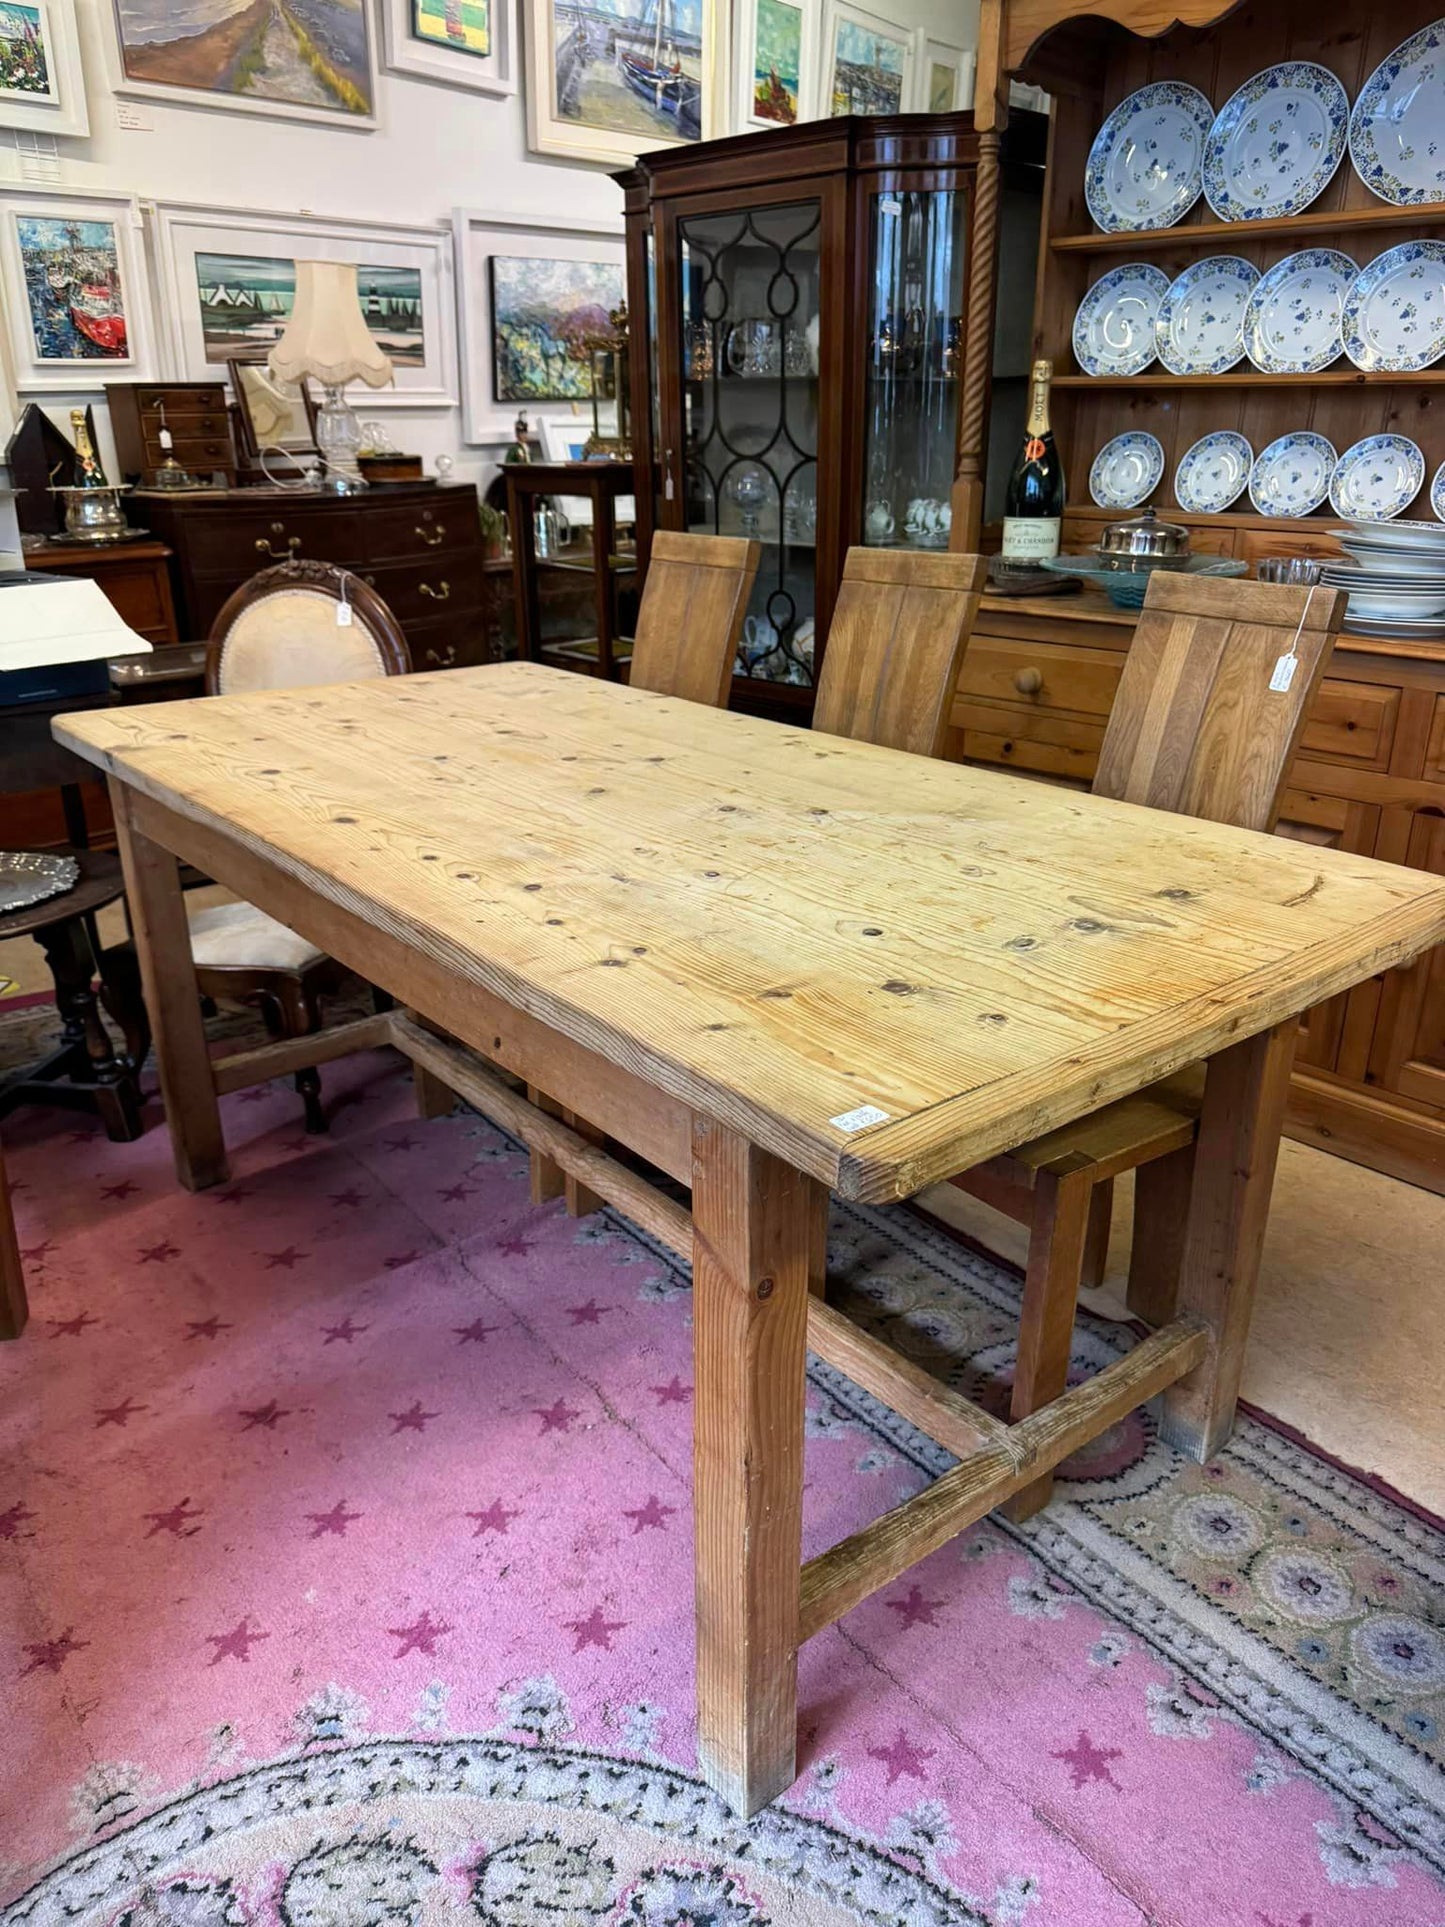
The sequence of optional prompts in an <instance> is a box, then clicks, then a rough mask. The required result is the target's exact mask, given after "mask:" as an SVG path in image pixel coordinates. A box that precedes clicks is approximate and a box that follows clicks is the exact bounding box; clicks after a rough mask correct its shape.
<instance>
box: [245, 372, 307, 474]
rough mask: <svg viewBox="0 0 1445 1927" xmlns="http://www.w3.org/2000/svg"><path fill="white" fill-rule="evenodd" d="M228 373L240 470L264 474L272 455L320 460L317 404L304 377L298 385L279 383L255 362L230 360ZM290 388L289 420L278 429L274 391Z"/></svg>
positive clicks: (296, 383)
mask: <svg viewBox="0 0 1445 1927" xmlns="http://www.w3.org/2000/svg"><path fill="white" fill-rule="evenodd" d="M226 372H227V375H228V377H229V379H230V383H231V396H232V400H233V402H234V405H235V410H236V415H235V421H236V453H237V455H238V456H239V457H240V466H241V467H243V468H247V469H259V470H262V471H263V472H264V469H265V465H266V461H267V460H269V459H270V458H271V456H272V455H273V453H274V454H279V455H281V456H283V457H284V456H292V457H294V458H296V459H297V460H304V458H305V457H308V456H310V457H313V458H315V459H317V460H319V459H320V451H319V449H318V447H317V443H316V414H317V401H316V397H315V395H314V394H313V393H312V390H311V383H310V382H309V381H307V380H306V379H305V377H304V376H303V378H302V379H301V380H300V381H299V382H295V383H290V384H283V383H276V382H275V381H274V380H272V379H270V378H268V376H267V371H266V370H265V369H264V368H263V366H262V365H261V363H259V362H255V361H228V362H227V363H226ZM263 383H264V386H263ZM291 387H294V389H295V391H296V392H295V396H294V399H292V405H291V408H290V410H289V418H288V420H287V422H286V424H285V425H284V426H281V427H279V428H278V427H277V426H275V425H273V422H272V420H271V419H270V418H271V416H272V415H273V414H277V413H279V404H278V402H277V396H276V393H275V392H272V391H279V392H281V393H284V392H285V391H286V390H287V389H288V388H291ZM288 399H291V398H290V397H288ZM287 479H288V480H289V479H292V478H291V477H289V476H288V477H287Z"/></svg>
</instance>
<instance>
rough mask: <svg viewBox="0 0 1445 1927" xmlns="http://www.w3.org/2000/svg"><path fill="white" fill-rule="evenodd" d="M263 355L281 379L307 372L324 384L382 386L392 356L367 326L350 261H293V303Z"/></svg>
mask: <svg viewBox="0 0 1445 1927" xmlns="http://www.w3.org/2000/svg"><path fill="white" fill-rule="evenodd" d="M266 359H267V362H268V363H269V365H270V368H271V372H272V373H273V374H275V375H279V376H280V378H281V379H282V381H300V380H301V379H302V377H303V376H305V375H310V376H311V377H312V378H313V379H314V380H316V381H319V382H323V383H324V384H325V385H326V386H327V387H340V386H341V385H342V383H344V382H348V381H364V382H365V383H366V385H367V387H368V388H381V387H384V386H385V384H386V383H387V382H389V381H390V380H391V378H392V377H391V358H390V356H389V355H385V354H383V353H382V351H381V349H380V348H379V347H378V346H377V343H376V337H375V336H374V335H373V334H372V332H371V330H370V329H369V328H368V327H367V325H366V319H365V317H364V316H363V314H362V312H361V301H360V298H359V296H358V295H357V292H356V268H355V266H354V265H353V264H352V263H351V262H349V261H298V262H297V263H296V302H295V306H294V307H293V308H292V310H291V318H290V320H289V321H288V322H287V323H286V330H285V333H284V334H283V335H282V336H281V339H280V340H279V341H278V342H277V343H276V346H275V347H274V348H273V349H272V350H271V352H270V354H269V355H268V356H267V357H266Z"/></svg>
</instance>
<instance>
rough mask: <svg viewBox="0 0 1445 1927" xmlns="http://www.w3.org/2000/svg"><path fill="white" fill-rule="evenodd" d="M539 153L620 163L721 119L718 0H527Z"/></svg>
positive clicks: (532, 139) (697, 135)
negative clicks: (599, 0) (603, 1)
mask: <svg viewBox="0 0 1445 1927" xmlns="http://www.w3.org/2000/svg"><path fill="white" fill-rule="evenodd" d="M524 4H525V6H526V9H527V36H526V38H527V140H528V144H529V145H530V146H531V148H532V150H533V152H534V153H537V154H560V155H562V156H564V157H565V158H566V159H568V160H573V161H600V162H602V163H604V164H605V165H607V166H610V167H616V166H619V165H625V164H626V163H628V162H629V161H634V160H636V158H637V156H638V155H639V154H646V153H648V152H650V151H651V150H652V149H654V148H658V147H675V146H678V145H680V144H681V143H683V142H685V141H700V140H710V139H711V138H712V136H713V135H714V133H716V132H717V131H718V130H719V129H720V128H721V127H722V126H723V124H724V121H725V118H726V112H727V109H726V104H725V100H724V99H723V98H722V96H723V95H724V94H725V88H724V86H723V81H724V74H723V62H722V60H721V59H720V58H719V41H718V36H719V34H720V32H721V31H722V30H721V28H720V26H719V21H718V0H610V5H609V6H608V7H607V8H606V9H600V8H597V7H594V6H591V5H589V4H586V0H524Z"/></svg>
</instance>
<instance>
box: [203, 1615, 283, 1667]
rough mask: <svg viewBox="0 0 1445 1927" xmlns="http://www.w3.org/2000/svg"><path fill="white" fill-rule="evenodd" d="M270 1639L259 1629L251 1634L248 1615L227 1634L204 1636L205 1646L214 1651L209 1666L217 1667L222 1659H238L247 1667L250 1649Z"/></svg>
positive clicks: (267, 1634) (268, 1635)
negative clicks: (260, 1641) (263, 1640)
mask: <svg viewBox="0 0 1445 1927" xmlns="http://www.w3.org/2000/svg"><path fill="white" fill-rule="evenodd" d="M270 1637H271V1635H270V1634H269V1633H263V1632H262V1631H261V1630H260V1629H259V1628H257V1630H256V1631H255V1632H252V1630H251V1622H250V1615H249V1614H248V1615H247V1616H246V1618H244V1619H242V1620H240V1621H239V1622H238V1624H236V1625H235V1626H233V1627H232V1628H231V1630H230V1632H228V1633H207V1634H206V1644H207V1645H208V1646H214V1647H215V1649H216V1650H215V1651H214V1652H213V1653H212V1654H211V1658H210V1664H211V1665H212V1666H219V1665H220V1663H221V1661H222V1660H223V1659H239V1660H240V1662H241V1664H242V1665H243V1666H245V1665H249V1663H250V1659H251V1648H252V1647H253V1646H254V1645H256V1643H257V1642H258V1641H259V1640H262V1639H269V1638H270Z"/></svg>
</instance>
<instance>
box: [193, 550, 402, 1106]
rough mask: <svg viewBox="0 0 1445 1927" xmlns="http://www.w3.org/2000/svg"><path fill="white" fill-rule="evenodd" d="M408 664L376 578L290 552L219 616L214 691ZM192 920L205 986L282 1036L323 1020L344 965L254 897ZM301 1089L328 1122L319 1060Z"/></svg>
mask: <svg viewBox="0 0 1445 1927" xmlns="http://www.w3.org/2000/svg"><path fill="white" fill-rule="evenodd" d="M347 609H349V611H350V614H349V616H348V615H346V614H344V613H342V611H344V610H347ZM410 668H411V657H410V654H409V653H408V650H407V646H406V638H405V636H404V635H403V634H402V631H401V626H400V624H399V623H398V622H397V620H396V617H395V616H394V615H393V614H392V612H391V610H390V609H388V608H387V606H386V604H385V603H384V602H383V601H382V599H381V597H380V596H379V595H377V593H376V591H375V590H374V589H372V588H371V587H369V585H368V584H367V583H365V582H363V581H361V580H360V578H359V577H357V576H354V575H351V574H350V573H348V571H346V570H344V569H338V568H334V567H333V566H332V564H331V563H329V562H312V561H293V562H282V563H280V564H279V565H278V566H277V567H276V568H274V569H263V570H262V571H261V573H260V574H259V575H254V576H252V577H251V579H250V581H249V582H243V583H242V585H241V587H240V588H239V589H237V591H236V592H235V594H234V595H233V596H232V597H231V598H230V600H229V601H228V602H227V603H226V605H225V607H224V608H223V609H222V610H221V613H220V614H219V615H218V616H217V617H216V620H215V623H214V625H213V626H212V629H211V635H210V642H209V646H208V649H207V653H206V693H207V694H208V695H212V696H234V695H240V694H243V693H245V692H247V691H251V690H263V689H299V688H305V687H307V686H309V685H316V684H321V683H337V682H358V681H363V680H367V679H370V678H372V677H378V676H400V675H404V674H406V672H407V671H408V670H409V669H410ZM190 929H191V954H192V957H193V958H194V960H195V965H196V981H197V983H198V985H199V986H200V990H201V994H202V996H205V997H211V998H215V999H217V1000H222V1001H227V1002H241V1003H247V1004H254V1005H256V1006H258V1007H259V1009H260V1011H261V1014H262V1016H263V1018H264V1020H265V1023H266V1027H267V1029H268V1030H269V1031H270V1032H271V1034H272V1035H273V1036H275V1037H283V1038H298V1037H306V1036H309V1035H311V1033H312V1032H314V1031H318V1030H320V1028H321V999H322V998H323V997H325V996H327V995H330V994H332V993H333V992H334V991H335V990H336V989H337V988H338V987H339V985H340V982H341V980H342V978H343V977H344V976H345V974H346V973H345V972H344V971H343V969H342V968H341V966H340V965H339V964H337V963H335V962H334V961H333V960H332V959H331V958H330V957H328V956H327V955H326V954H325V952H324V951H321V950H318V949H317V948H316V946H315V944H313V943H310V942H308V941H307V939H306V938H305V937H301V936H298V935H297V934H296V932H295V931H294V930H289V929H288V928H287V927H286V925H285V924H284V923H278V922H277V920H276V919H275V918H274V917H268V916H267V915H266V914H265V913H264V912H263V911H261V910H257V909H256V908H255V907H254V906H253V905H252V904H249V903H223V904H216V905H213V906H211V907H209V908H206V909H199V910H193V911H192V912H191V913H190ZM296 1088H297V1090H298V1091H299V1092H300V1093H301V1098H302V1102H303V1103H304V1105H305V1107H306V1128H307V1130H308V1131H324V1130H325V1129H326V1115H325V1112H324V1111H323V1110H322V1107H321V1073H320V1072H319V1070H318V1069H317V1068H316V1066H315V1065H314V1064H311V1065H305V1066H303V1067H302V1068H301V1069H300V1070H298V1071H297V1072H296Z"/></svg>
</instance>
